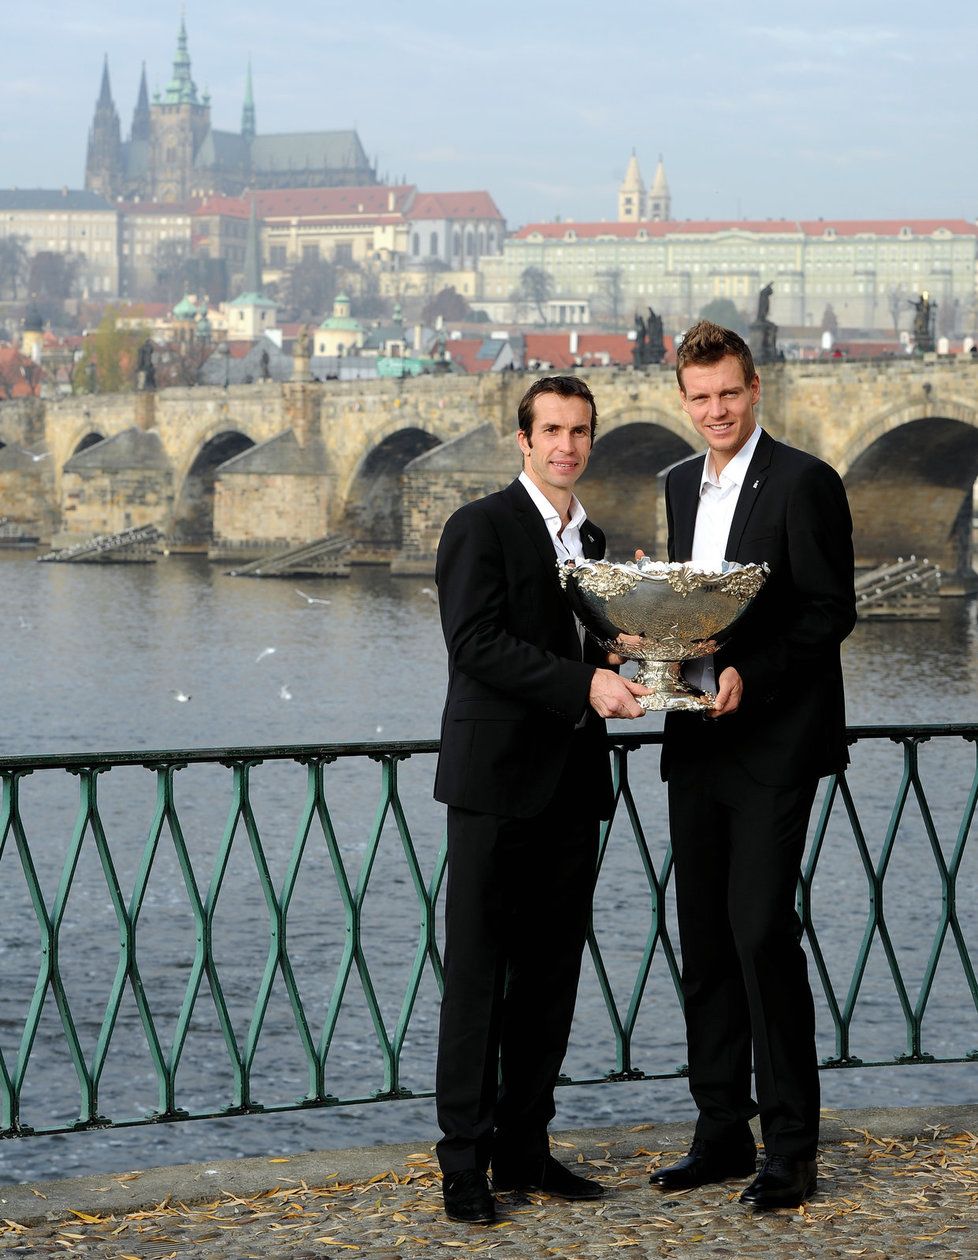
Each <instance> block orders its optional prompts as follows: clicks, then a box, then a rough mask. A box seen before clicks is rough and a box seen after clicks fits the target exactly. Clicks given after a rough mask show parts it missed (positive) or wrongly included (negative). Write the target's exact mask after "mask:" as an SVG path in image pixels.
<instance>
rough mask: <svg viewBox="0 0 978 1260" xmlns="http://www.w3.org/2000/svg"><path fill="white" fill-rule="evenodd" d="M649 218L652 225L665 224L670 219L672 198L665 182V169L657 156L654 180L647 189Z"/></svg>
mask: <svg viewBox="0 0 978 1260" xmlns="http://www.w3.org/2000/svg"><path fill="white" fill-rule="evenodd" d="M649 218H650V219H651V220H652V222H653V223H666V222H668V221H669V219H671V218H672V196H671V195H670V193H669V183H668V181H667V180H666V168H665V166H664V165H663V164H662V154H661V153H660V154H659V164H658V166H657V167H656V168H655V178H654V179H653V180H652V187H651V188H650V189H649Z"/></svg>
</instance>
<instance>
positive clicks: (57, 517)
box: [0, 357, 978, 581]
mask: <svg viewBox="0 0 978 1260" xmlns="http://www.w3.org/2000/svg"><path fill="white" fill-rule="evenodd" d="M529 379H530V378H529V377H528V376H526V375H524V374H522V373H512V372H509V373H507V372H504V373H499V374H492V375H486V376H478V377H470V376H431V377H421V378H418V379H414V380H412V379H405V380H403V381H401V380H380V381H351V382H338V381H329V382H323V383H318V382H316V383H313V382H309V383H306V382H291V383H288V384H275V383H272V382H266V383H260V384H253V385H247V386H236V387H231V388H230V389H227V390H224V389H219V388H207V387H198V388H194V389H172V390H164V391H160V392H159V393H156V394H120V395H111V396H101V395H91V396H87V395H86V396H79V397H73V398H68V399H63V400H59V401H56V402H42V401H39V400H28V401H26V402H25V401H19V402H15V403H4V404H0V443H3V444H5V446H4V449H3V450H0V516H7V517H9V518H10V519H11V520H14V521H18V520H19V521H23V522H25V523H32V524H33V525H34V526H35V527H36V528H37V529H38V530H39V531H40V532H41V533H42V535H43V536H61V537H78V536H82V535H86V534H91V533H97V532H106V531H109V530H114V529H118V528H123V527H125V526H126V525H139V524H144V523H149V522H152V523H157V524H160V525H161V526H162V527H163V528H164V530H165V531H166V532H167V534H168V535H169V537H170V539H171V543H172V545H173V546H174V547H180V546H184V547H188V548H193V547H197V548H204V547H207V548H209V549H210V551H211V552H212V554H219V555H222V556H227V555H234V556H239V557H243V556H244V555H258V554H262V553H264V552H267V551H268V550H269V549H271V548H274V547H280V546H286V545H289V544H293V543H294V544H298V543H300V542H304V541H307V540H309V539H312V538H317V537H320V536H322V535H325V534H328V533H340V532H342V533H347V534H350V535H351V536H352V537H353V538H354V539H355V540H356V549H357V550H356V554H357V555H358V556H359V558H361V559H366V560H371V559H373V560H386V561H391V562H392V563H393V566H394V568H395V570H396V571H397V570H399V571H416V572H425V571H429V570H430V567H431V564H432V558H433V555H434V549H435V546H436V545H437V539H438V535H439V533H440V529H441V525H442V523H443V521H444V519H445V517H446V516H447V515H448V513H449V512H450V511H451V510H452V509H453V508H454V507H455V506H457V505H458V504H459V503H461V502H464V501H465V500H466V499H467V498H471V497H474V496H475V495H478V494H481V493H484V492H486V491H488V490H491V489H495V488H497V487H499V486H500V485H503V484H505V483H506V482H507V481H508V480H509V479H510V478H511V477H512V476H513V475H515V472H516V471H517V470H518V466H519V462H518V457H517V454H516V447H515V442H514V439H513V429H514V428H515V415H516V404H517V402H518V400H519V397H520V395H521V393H522V392H523V390H524V389H525V388H526V386H527V384H528V383H529ZM588 380H589V383H590V384H591V386H592V388H593V389H594V392H595V396H596V398H597V402H598V409H599V428H598V439H597V442H596V445H595V449H594V453H593V456H592V462H591V467H590V469H589V470H588V473H587V476H586V479H585V481H584V482H583V483H582V498H584V500H585V502H586V503H587V505H588V509H589V511H590V512H591V513H592V515H593V516H594V517H595V519H596V520H599V521H600V522H601V523H602V524H603V525H604V526H605V527H606V529H607V531H608V533H609V539H610V548H611V551H612V553H613V554H627V553H628V552H629V551H630V549H631V548H632V547H634V546H635V545H636V544H637V543H643V544H644V545H645V546H646V549H653V548H654V549H656V551H657V552H659V553H661V550H662V549H663V547H664V539H663V538H662V537H661V523H659V524H658V525H657V521H658V519H659V516H660V512H659V500H660V492H659V488H658V484H657V474H658V473H660V472H661V471H662V469H664V468H666V467H668V466H669V465H670V464H672V463H674V462H675V461H676V460H678V459H682V458H685V457H686V456H687V455H689V454H691V453H692V452H693V451H694V450H695V449H696V447H697V441H696V438H695V434H694V433H693V431H692V428H691V427H690V425H689V422H688V420H687V419H686V416H685V415H684V413H683V412H682V411H681V409H680V407H679V403H678V399H677V394H676V382H675V376H674V375H673V373H672V371H671V370H669V369H666V368H651V369H649V370H647V371H643V372H633V371H631V370H624V369H613V368H604V369H602V368H598V369H592V370H590V371H589V374H588ZM762 386H763V388H762V396H761V405H760V411H759V417H760V420H761V423H762V424H764V425H765V427H766V428H767V429H768V430H769V431H770V432H771V433H772V434H773V435H774V436H775V437H779V438H782V439H784V440H785V441H788V442H790V443H792V444H793V445H796V446H801V447H804V448H805V449H807V450H809V451H812V452H813V453H814V454H816V455H819V456H821V458H823V459H825V460H826V461H827V462H828V463H830V464H832V465H833V466H834V467H835V468H837V469H838V471H839V472H840V473H841V475H842V476H843V479H844V480H845V482H846V487H847V490H848V492H849V498H850V502H851V504H852V510H853V519H854V523H855V534H856V551H857V557H858V560H859V562H860V563H861V564H869V563H873V562H879V561H883V560H887V559H892V558H893V557H895V556H897V555H908V554H910V553H916V554H918V555H927V556H929V558H930V559H932V560H935V561H937V562H938V563H939V564H940V565H941V566H942V568H943V569H944V570H945V572H946V574H947V575H948V576H949V577H950V576H951V575H952V574H953V575H957V577H958V578H960V579H963V580H968V581H971V580H972V577H973V569H972V511H973V498H972V496H973V488H974V484H975V480H976V478H978V363H975V362H974V361H972V360H971V359H938V358H936V357H935V358H931V359H928V360H925V361H919V360H887V361H882V362H865V363H859V362H852V363H846V362H839V361H828V362H816V363H783V364H778V365H774V366H771V367H766V368H764V370H763V372H762ZM38 456H41V458H37V457H38ZM657 533H658V534H659V536H658V537H657Z"/></svg>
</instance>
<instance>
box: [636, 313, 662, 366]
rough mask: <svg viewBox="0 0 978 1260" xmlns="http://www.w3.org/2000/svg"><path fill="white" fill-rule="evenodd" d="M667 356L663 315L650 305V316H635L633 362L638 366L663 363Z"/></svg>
mask: <svg viewBox="0 0 978 1260" xmlns="http://www.w3.org/2000/svg"><path fill="white" fill-rule="evenodd" d="M665 357H666V344H665V339H664V337H663V335H662V316H661V315H657V314H656V313H655V311H654V310H653V309H652V307H651V306H650V307H649V317H648V319H647V320H645V319H643V318H642V316H641V315H638V314H636V316H635V345H634V347H633V348H632V364H633V366H634V367H636V368H643V367H646V366H647V365H648V364H650V363H661V362H662V360H663V359H664V358H665Z"/></svg>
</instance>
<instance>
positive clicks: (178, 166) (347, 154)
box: [85, 22, 377, 202]
mask: <svg viewBox="0 0 978 1260" xmlns="http://www.w3.org/2000/svg"><path fill="white" fill-rule="evenodd" d="M376 182H377V176H376V172H375V170H374V168H373V166H372V165H371V164H370V162H369V160H368V159H367V155H366V153H365V152H364V149H363V146H362V145H361V143H360V138H359V136H358V135H357V133H356V131H353V130H344V131H297V132H289V133H284V134H279V135H264V136H263V135H259V134H258V132H257V127H256V111H255V102H254V94H253V92H252V83H251V68H250V66H249V68H248V71H247V75H246V81H245V91H244V103H243V106H242V110H241V129H240V131H220V130H218V129H216V128H214V127H213V126H212V125H211V101H210V97H209V95H208V94H207V93H206V92H198V90H197V85H196V83H195V82H194V79H193V75H192V73H191V64H190V53H189V51H188V44H187V31H186V26H185V25H184V24H183V23H182V22H181V25H180V34H179V36H178V39H177V52H176V56H175V58H174V61H173V73H172V76H171V78H170V81H169V83H168V84H167V86H166V89H165V90H164V91H163V92H160V93H157V94H156V96H155V97H154V98H153V100H152V101H151V100H150V98H149V93H148V91H147V88H146V68H145V65H144V66H143V73H142V78H141V80H140V86H139V95H138V98H137V101H136V106H135V109H134V111H133V116H132V124H131V126H130V130H129V136H128V138H126V139H125V140H124V139H123V138H122V128H121V123H120V120H119V113H118V111H117V109H116V106H115V102H114V100H113V98H112V88H111V84H110V81H109V65H108V58H106V60H105V64H104V65H103V67H102V81H101V87H100V91H99V95H98V100H97V102H96V105H95V114H94V118H93V120H92V126H91V129H90V131H89V135H88V152H87V156H86V162H85V187H86V188H87V189H89V190H90V191H92V192H97V193H101V194H102V195H103V196H105V197H108V198H110V199H116V198H123V199H124V200H127V201H162V202H185V201H187V200H188V199H189V198H197V197H206V196H209V195H211V194H215V193H217V194H225V193H232V194H233V193H240V192H241V191H242V189H244V188H247V187H253V188H308V187H320V186H338V185H351V184H356V185H368V184H375V183H376Z"/></svg>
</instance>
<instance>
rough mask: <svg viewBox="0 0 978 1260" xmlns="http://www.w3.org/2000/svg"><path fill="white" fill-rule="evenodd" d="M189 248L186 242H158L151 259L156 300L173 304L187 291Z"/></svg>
mask: <svg viewBox="0 0 978 1260" xmlns="http://www.w3.org/2000/svg"><path fill="white" fill-rule="evenodd" d="M188 255H189V248H188V245H187V242H186V241H180V240H167V241H160V243H159V245H157V247H156V255H155V257H154V259H153V271H154V279H155V287H156V299H157V301H159V302H167V303H169V304H171V305H172V304H173V303H174V302H179V300H180V299H181V298H182V297H183V296H184V294H185V293H187V292H188V291H189V289H188V283H187V261H188Z"/></svg>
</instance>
